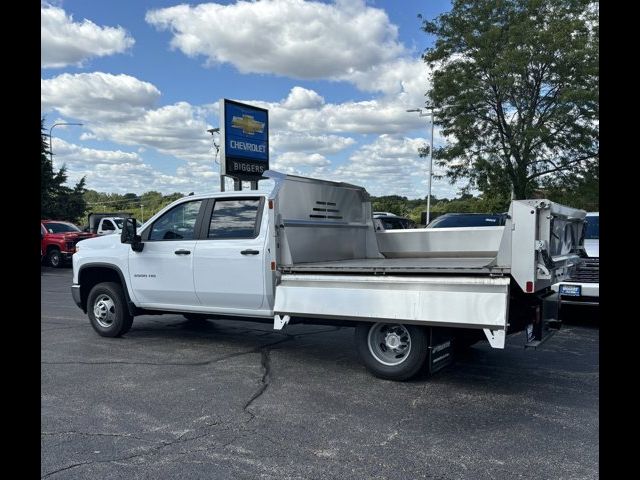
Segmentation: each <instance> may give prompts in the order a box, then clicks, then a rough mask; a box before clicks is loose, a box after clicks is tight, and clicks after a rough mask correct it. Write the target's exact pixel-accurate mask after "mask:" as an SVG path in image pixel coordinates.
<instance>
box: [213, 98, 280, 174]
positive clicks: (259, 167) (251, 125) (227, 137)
mask: <svg viewBox="0 0 640 480" xmlns="http://www.w3.org/2000/svg"><path fill="white" fill-rule="evenodd" d="M220 108H221V111H222V115H221V118H223V119H224V121H223V122H221V123H222V127H221V129H220V134H221V136H222V142H221V150H222V152H221V153H222V155H221V158H222V160H221V162H220V174H221V175H227V176H229V177H235V178H239V179H242V180H257V179H259V178H260V177H262V173H263V172H264V171H265V170H268V169H269V111H268V110H265V109H264V108H259V107H254V106H253V105H247V104H245V103H239V102H234V101H233V100H227V99H226V98H225V99H223V100H222V101H221V106H220Z"/></svg>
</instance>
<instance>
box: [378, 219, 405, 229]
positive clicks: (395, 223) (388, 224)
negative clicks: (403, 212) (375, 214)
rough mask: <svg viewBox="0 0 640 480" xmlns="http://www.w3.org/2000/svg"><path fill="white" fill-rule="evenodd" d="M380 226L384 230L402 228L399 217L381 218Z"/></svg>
mask: <svg viewBox="0 0 640 480" xmlns="http://www.w3.org/2000/svg"><path fill="white" fill-rule="evenodd" d="M380 220H381V221H382V228H384V229H385V230H398V229H401V228H404V225H403V224H402V220H401V219H399V218H381V219H380Z"/></svg>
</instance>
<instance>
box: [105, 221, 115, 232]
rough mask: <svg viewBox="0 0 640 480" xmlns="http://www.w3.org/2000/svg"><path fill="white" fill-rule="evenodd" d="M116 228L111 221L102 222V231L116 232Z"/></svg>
mask: <svg viewBox="0 0 640 480" xmlns="http://www.w3.org/2000/svg"><path fill="white" fill-rule="evenodd" d="M115 229H116V227H114V226H113V223H111V220H104V221H103V222H102V230H115Z"/></svg>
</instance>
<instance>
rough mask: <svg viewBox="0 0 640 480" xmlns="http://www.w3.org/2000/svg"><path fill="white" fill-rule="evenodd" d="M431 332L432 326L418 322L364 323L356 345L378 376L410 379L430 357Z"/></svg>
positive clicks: (361, 355) (374, 373)
mask: <svg viewBox="0 0 640 480" xmlns="http://www.w3.org/2000/svg"><path fill="white" fill-rule="evenodd" d="M428 333H429V331H428V329H426V328H424V327H418V326H415V325H400V324H393V323H374V324H360V325H358V326H357V327H356V333H355V340H356V348H357V350H358V354H359V355H360V358H361V359H362V361H363V363H364V365H365V367H366V368H367V370H369V372H371V373H372V374H373V375H375V376H376V377H378V378H384V379H386V380H399V381H402V380H408V379H410V378H411V377H413V376H415V375H416V374H417V373H418V372H419V371H420V370H421V369H422V367H423V366H424V364H425V362H426V360H427V355H428V353H429V352H428V350H427V347H428V343H429V340H428ZM390 345H392V346H393V347H391V346H390Z"/></svg>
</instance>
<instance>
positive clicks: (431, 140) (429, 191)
mask: <svg viewBox="0 0 640 480" xmlns="http://www.w3.org/2000/svg"><path fill="white" fill-rule="evenodd" d="M427 108H430V109H431V113H423V112H422V109H421V108H413V109H411V110H407V112H418V114H419V116H420V117H427V116H429V115H430V116H431V139H430V143H429V187H428V190H427V225H429V220H430V216H431V179H432V178H433V124H434V123H435V119H434V116H433V115H434V114H433V107H427Z"/></svg>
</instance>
